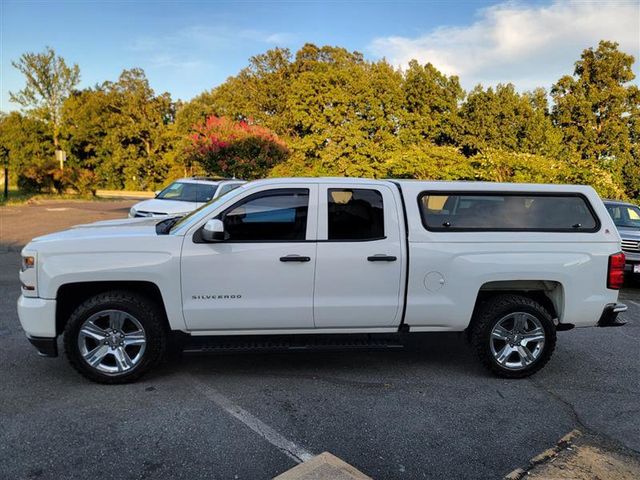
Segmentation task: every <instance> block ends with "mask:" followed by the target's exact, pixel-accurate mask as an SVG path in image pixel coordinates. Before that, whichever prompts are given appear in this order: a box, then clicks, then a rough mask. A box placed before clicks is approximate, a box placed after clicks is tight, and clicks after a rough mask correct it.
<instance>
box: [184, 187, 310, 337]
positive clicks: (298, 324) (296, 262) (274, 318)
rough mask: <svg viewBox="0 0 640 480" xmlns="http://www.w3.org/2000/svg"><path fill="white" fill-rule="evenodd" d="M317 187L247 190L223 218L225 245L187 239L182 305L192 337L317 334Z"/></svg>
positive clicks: (223, 214)
mask: <svg viewBox="0 0 640 480" xmlns="http://www.w3.org/2000/svg"><path fill="white" fill-rule="evenodd" d="M317 191H318V190H317V186H316V185H308V184H304V185H302V184H301V185H296V184H287V185H286V186H283V187H281V188H280V187H278V188H275V187H274V186H273V185H271V186H269V187H266V188H265V187H263V189H262V190H259V191H255V190H253V191H251V192H247V195H245V196H244V197H243V198H241V199H238V200H237V201H236V202H234V204H233V205H231V206H230V207H228V208H226V209H225V210H224V211H223V212H222V213H220V214H219V215H217V216H216V218H219V219H220V220H222V222H223V223H224V226H225V239H224V240H223V241H220V242H215V243H205V242H204V241H202V239H201V238H200V237H199V235H198V231H196V232H195V233H194V234H190V235H187V237H185V240H184V244H183V250H182V259H181V272H182V273H181V276H182V301H183V310H184V316H185V322H186V324H187V328H188V329H189V330H191V331H206V330H216V331H220V330H223V331H226V333H231V332H235V333H242V332H243V331H248V330H276V329H277V330H295V329H312V328H314V323H313V282H314V275H315V257H316V242H315V238H316V227H317V196H318V195H317Z"/></svg>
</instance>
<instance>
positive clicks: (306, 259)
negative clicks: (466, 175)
mask: <svg viewBox="0 0 640 480" xmlns="http://www.w3.org/2000/svg"><path fill="white" fill-rule="evenodd" d="M280 261H281V262H310V261H311V257H302V256H300V255H287V256H285V257H280Z"/></svg>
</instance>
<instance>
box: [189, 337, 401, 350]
mask: <svg viewBox="0 0 640 480" xmlns="http://www.w3.org/2000/svg"><path fill="white" fill-rule="evenodd" d="M401 348H404V344H403V343H402V342H401V341H400V337H399V336H398V335H385V334H365V335H354V334H352V335H282V336H279V335H264V336H263V335H259V336H248V337H247V336H244V335H241V336H234V337H218V336H215V337H192V338H190V339H186V341H185V344H184V348H183V351H184V353H241V352H291V351H322V350H331V351H342V350H395V349H401Z"/></svg>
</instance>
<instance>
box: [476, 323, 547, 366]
mask: <svg viewBox="0 0 640 480" xmlns="http://www.w3.org/2000/svg"><path fill="white" fill-rule="evenodd" d="M544 341H545V333H544V328H543V327H542V323H541V322H540V320H538V319H537V318H536V317H534V316H533V315H531V314H529V313H524V312H514V313H510V314H509V315H507V316H506V317H503V318H501V319H500V320H499V321H498V322H497V323H496V324H495V326H494V327H493V329H492V330H491V338H490V340H489V342H490V345H491V353H492V354H493V358H494V359H495V360H496V362H498V364H499V365H501V366H502V367H504V368H507V369H509V370H521V369H523V368H526V367H528V366H529V365H531V364H532V363H533V362H535V361H536V360H537V359H538V357H540V355H541V354H542V350H543V349H544Z"/></svg>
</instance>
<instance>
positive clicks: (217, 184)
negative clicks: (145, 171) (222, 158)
mask: <svg viewBox="0 0 640 480" xmlns="http://www.w3.org/2000/svg"><path fill="white" fill-rule="evenodd" d="M243 183H245V182H244V181H243V180H237V179H235V178H232V179H230V178H209V177H189V178H181V179H179V180H176V181H175V182H173V183H172V184H170V185H169V186H168V187H166V188H165V189H163V190H161V191H160V192H158V193H157V194H156V196H155V198H154V199H152V200H144V201H143V202H140V203H136V204H135V205H134V206H133V207H131V210H129V218H136V217H160V216H164V215H171V216H183V215H186V214H187V213H190V212H192V211H194V210H196V209H197V208H200V207H201V206H202V205H204V204H205V203H207V202H210V201H211V200H212V199H214V198H216V197H220V196H222V195H224V194H225V193H227V192H230V191H231V190H233V189H234V188H238V187H239V186H240V185H242V184H243Z"/></svg>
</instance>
